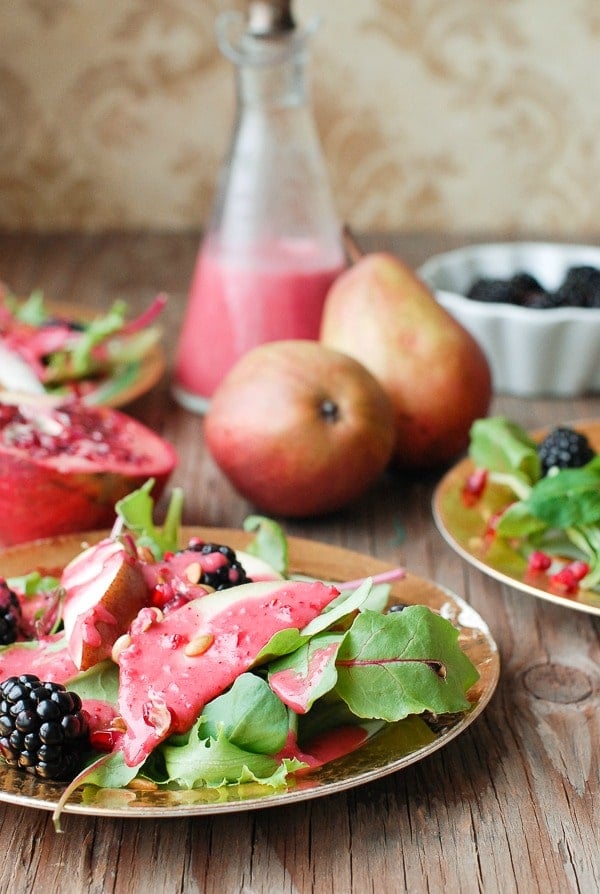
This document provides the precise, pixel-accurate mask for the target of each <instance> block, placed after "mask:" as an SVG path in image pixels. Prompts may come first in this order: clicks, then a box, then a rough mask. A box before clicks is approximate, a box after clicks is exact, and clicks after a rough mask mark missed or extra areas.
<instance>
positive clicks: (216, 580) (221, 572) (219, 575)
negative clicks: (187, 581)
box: [188, 540, 252, 590]
mask: <svg viewBox="0 0 600 894" xmlns="http://www.w3.org/2000/svg"><path fill="white" fill-rule="evenodd" d="M188 549H191V550H193V551H194V552H197V553H199V554H200V556H202V557H205V558H206V559H210V560H209V561H205V562H203V561H202V559H201V560H200V566H201V568H202V576H201V578H200V580H199V581H198V583H200V584H204V585H206V586H207V587H213V589H215V590H227V589H228V588H229V587H237V586H238V585H239V584H249V583H251V582H252V581H251V579H250V578H249V577H248V575H247V574H246V571H245V569H244V566H243V565H242V563H241V562H240V561H238V557H237V555H236V553H235V550H233V549H231V547H230V546H224V545H223V544H221V543H208V542H205V541H202V540H198V541H195V540H192V541H191V542H190V544H189V546H188Z"/></svg>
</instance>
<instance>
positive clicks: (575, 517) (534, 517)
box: [438, 416, 600, 598]
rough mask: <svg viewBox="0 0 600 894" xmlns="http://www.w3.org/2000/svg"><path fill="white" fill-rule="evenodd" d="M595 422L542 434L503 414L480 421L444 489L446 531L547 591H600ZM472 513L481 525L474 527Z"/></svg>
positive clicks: (598, 457) (598, 465)
mask: <svg viewBox="0 0 600 894" xmlns="http://www.w3.org/2000/svg"><path fill="white" fill-rule="evenodd" d="M588 428H589V426H587V425H586V424H585V423H584V424H582V425H581V426H579V427H577V426H575V427H573V426H569V425H563V426H557V427H555V428H553V429H552V430H551V431H549V432H547V433H545V434H543V435H541V436H540V437H538V438H534V437H532V436H531V435H530V434H529V433H528V432H526V431H525V430H524V429H523V428H521V426H519V425H517V424H516V423H515V422H513V421H512V420H510V419H507V418H505V417H502V416H496V417H490V418H486V419H479V420H477V421H476V422H475V423H474V424H473V426H472V429H471V438H470V447H469V460H468V461H467V462H466V463H463V464H461V467H460V468H459V469H457V470H456V471H455V472H451V473H450V477H449V479H448V482H447V483H442V486H441V487H440V496H439V499H438V518H439V520H440V522H441V523H442V524H443V525H444V527H445V529H446V531H450V533H452V531H453V530H454V532H455V533H456V535H457V537H458V540H459V542H460V543H461V544H464V546H466V547H467V548H468V549H469V550H470V553H471V554H472V555H476V556H478V557H480V558H481V559H483V560H484V561H486V562H487V563H489V565H490V566H491V567H497V568H503V567H505V568H510V569H512V572H513V573H514V574H515V575H518V576H519V577H520V579H522V580H523V581H524V582H526V583H529V584H531V585H535V586H536V587H538V588H540V589H544V590H548V591H549V592H551V593H555V594H556V595H558V596H563V597H566V598H571V597H573V598H576V597H577V596H578V595H580V594H581V593H582V592H584V591H587V592H588V593H592V594H593V593H596V594H600V455H598V453H597V451H596V449H595V446H594V442H593V440H592V439H591V438H590V437H588V433H586V429H588ZM457 473H458V474H457ZM456 482H458V485H457V489H458V492H459V495H460V505H461V512H462V519H461V521H460V522H459V521H457V519H458V509H457V506H456V505H454V504H453V503H452V498H453V493H454V490H453V485H454V484H456ZM449 485H450V486H449ZM440 506H441V510H440V508H439V507H440ZM469 518H470V519H471V520H473V519H475V520H479V522H480V523H481V524H480V525H479V526H478V527H477V528H475V527H473V526H471V527H469V525H470V520H469ZM465 519H466V521H465Z"/></svg>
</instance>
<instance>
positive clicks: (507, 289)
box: [467, 272, 549, 307]
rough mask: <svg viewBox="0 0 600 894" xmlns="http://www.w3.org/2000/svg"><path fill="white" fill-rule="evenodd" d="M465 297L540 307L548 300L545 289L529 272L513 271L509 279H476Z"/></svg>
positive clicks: (487, 301)
mask: <svg viewBox="0 0 600 894" xmlns="http://www.w3.org/2000/svg"><path fill="white" fill-rule="evenodd" d="M467 297H468V298H471V299H473V300H474V301H484V302H486V303H489V302H494V303H499V304H517V305H520V306H523V307H541V306H545V302H547V301H548V300H549V295H548V292H547V291H546V289H544V287H543V286H541V285H540V283H539V282H538V281H537V279H536V278H535V277H534V276H532V275H531V274H530V273H523V272H520V273H515V275H514V276H512V277H511V278H510V279H491V278H487V277H481V278H480V279H477V280H476V281H475V282H474V283H473V285H472V286H471V288H470V289H469V291H468V292H467Z"/></svg>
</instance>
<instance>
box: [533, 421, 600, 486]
mask: <svg viewBox="0 0 600 894" xmlns="http://www.w3.org/2000/svg"><path fill="white" fill-rule="evenodd" d="M537 451H538V456H539V458H540V462H541V464H542V475H547V474H548V472H549V470H550V469H551V468H553V467H554V466H556V467H558V468H559V469H576V468H579V467H580V466H584V465H585V464H586V463H589V462H590V460H592V459H593V458H594V456H595V455H596V453H595V451H594V450H593V448H592V446H591V445H590V442H589V441H588V439H587V438H586V436H585V435H584V434H582V433H581V432H578V431H575V430H574V429H572V428H567V427H566V426H561V427H559V428H555V429H553V430H552V431H551V432H550V434H549V435H547V436H546V437H545V438H544V440H543V441H542V442H541V443H540V444H538V448H537Z"/></svg>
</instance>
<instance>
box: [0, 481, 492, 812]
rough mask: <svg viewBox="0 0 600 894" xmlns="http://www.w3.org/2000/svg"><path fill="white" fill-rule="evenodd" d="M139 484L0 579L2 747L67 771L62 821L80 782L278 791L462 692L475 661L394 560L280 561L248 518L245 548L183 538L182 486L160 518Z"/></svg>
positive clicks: (431, 717) (31, 768) (282, 554)
mask: <svg viewBox="0 0 600 894" xmlns="http://www.w3.org/2000/svg"><path fill="white" fill-rule="evenodd" d="M151 486H152V482H151V481H149V482H148V483H147V485H145V486H144V487H142V488H140V489H139V490H138V491H135V492H134V493H132V494H130V495H128V496H127V497H125V498H123V499H122V500H121V501H120V502H119V503H118V504H117V507H116V509H117V521H116V523H115V526H114V528H113V530H112V531H111V532H110V534H108V535H107V536H102V537H101V539H100V540H99V541H98V542H95V543H93V544H92V545H88V546H84V548H83V549H82V552H80V553H79V554H78V555H76V556H75V557H74V558H73V559H72V560H71V561H70V562H69V563H68V564H67V565H66V567H64V568H63V569H56V570H55V569H34V570H32V571H31V573H28V574H24V575H22V576H19V577H10V578H8V579H6V580H4V581H3V582H2V587H1V589H2V593H1V594H0V595H1V596H2V599H3V601H4V605H5V606H6V607H5V610H4V612H3V614H4V616H5V617H4V620H5V621H6V626H7V628H11V630H9V631H8V633H6V634H5V636H6V640H5V641H6V642H7V644H6V645H4V647H3V648H2V649H1V650H0V681H3V682H1V683H0V753H1V754H2V756H3V759H4V761H5V762H7V763H8V764H9V765H10V766H13V767H16V768H18V769H20V770H23V771H25V772H26V773H28V774H29V775H30V776H34V777H36V778H39V779H42V780H47V779H49V780H52V781H55V782H56V784H58V785H60V786H62V787H63V793H62V797H61V798H60V800H59V802H58V805H57V808H56V811H55V819H56V822H57V823H58V816H59V814H60V812H61V809H62V808H63V807H64V804H65V803H66V801H67V799H68V798H69V796H70V794H71V793H72V792H73V791H74V790H75V789H77V788H79V787H85V788H86V789H88V790H89V791H91V792H98V791H99V790H104V789H110V790H112V791H114V790H127V789H136V788H138V789H139V788H148V789H151V790H154V791H161V790H162V791H165V792H168V791H169V790H173V789H176V790H178V791H181V790H189V791H193V790H194V789H198V788H202V789H212V790H214V791H215V792H219V791H222V790H224V789H226V788H227V787H229V786H238V787H239V786H243V785H244V784H246V783H247V784H251V785H254V786H256V785H258V786H264V787H270V788H272V789H274V790H277V789H280V790H281V789H285V788H286V787H289V786H293V785H295V784H298V780H299V779H302V777H303V774H307V773H308V774H310V772H311V771H312V770H314V769H315V768H317V767H319V766H320V765H322V764H323V763H324V762H326V761H331V760H334V759H335V758H337V757H341V756H343V755H345V754H347V753H348V752H352V751H353V750H355V749H359V748H361V746H362V745H363V744H364V743H365V741H367V740H368V739H369V738H370V737H371V736H373V735H374V734H375V733H376V732H377V731H378V730H380V729H381V728H382V727H384V726H386V725H387V724H392V723H394V722H395V721H399V720H402V719H403V718H410V717H414V716H418V717H420V718H422V719H423V720H424V721H426V722H429V723H431V724H435V723H443V721H444V718H448V717H449V716H451V717H456V716H457V715H465V714H467V713H468V712H469V710H470V709H471V708H472V703H471V701H470V700H469V697H468V695H469V690H470V689H471V687H473V686H474V684H475V683H476V682H477V679H478V677H479V672H478V670H477V668H476V667H475V665H474V664H473V662H472V661H471V660H470V658H469V657H468V656H467V654H466V653H465V651H464V650H463V649H461V647H460V644H459V641H458V637H459V631H458V629H457V627H456V626H455V625H454V624H453V623H452V622H451V621H450V620H448V619H446V618H445V617H443V616H442V614H440V613H439V612H436V611H434V610H432V609H431V608H429V607H427V606H426V605H416V604H415V605H408V606H400V605H398V604H395V603H394V604H390V602H389V590H390V584H391V582H392V581H394V580H399V579H402V577H403V576H404V571H403V570H402V569H396V570H393V571H390V572H386V573H383V574H382V575H379V576H377V575H376V576H373V577H367V578H364V579H360V580H353V581H346V582H345V583H344V582H336V583H335V584H332V583H330V582H324V581H321V580H315V579H312V578H308V577H302V576H299V575H294V576H291V575H290V574H289V569H288V558H287V541H286V538H285V535H284V534H283V532H282V530H281V528H280V527H279V526H278V525H277V524H276V523H275V522H273V521H272V520H270V519H266V518H263V517H261V516H251V517H249V518H248V519H247V520H246V523H245V529H246V530H247V531H248V532H249V533H250V540H249V543H248V546H247V548H246V549H245V550H239V549H238V550H237V551H234V550H233V549H232V548H230V547H229V546H228V545H227V544H224V543H211V542H205V541H202V540H199V539H198V538H197V537H194V536H192V537H190V538H188V539H187V540H186V542H184V543H183V545H182V544H181V515H182V503H183V494H182V492H181V490H180V489H176V490H174V491H173V493H172V496H171V500H170V504H169V507H168V511H167V513H166V517H165V521H164V523H163V524H162V525H160V526H159V525H157V524H156V523H155V522H154V519H153V513H154V504H153V500H152V498H151V497H150V490H151ZM398 609H401V610H398ZM11 639H12V642H11V641H10V640H11ZM21 715H23V717H22V718H21ZM20 718H21V719H20Z"/></svg>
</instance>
